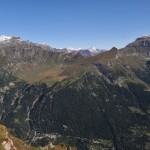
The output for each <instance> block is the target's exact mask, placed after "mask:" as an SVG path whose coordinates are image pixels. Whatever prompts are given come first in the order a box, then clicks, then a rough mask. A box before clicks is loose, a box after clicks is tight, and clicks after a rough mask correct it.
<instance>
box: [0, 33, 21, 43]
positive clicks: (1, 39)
mask: <svg viewBox="0 0 150 150" xmlns="http://www.w3.org/2000/svg"><path fill="white" fill-rule="evenodd" d="M12 40H18V41H21V38H20V37H19V36H6V35H1V36H0V42H10V41H12Z"/></svg>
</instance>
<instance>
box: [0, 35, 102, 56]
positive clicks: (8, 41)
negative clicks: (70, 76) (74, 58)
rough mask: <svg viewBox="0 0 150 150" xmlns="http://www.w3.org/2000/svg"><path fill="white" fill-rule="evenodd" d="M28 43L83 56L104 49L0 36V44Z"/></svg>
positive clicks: (100, 51)
mask: <svg viewBox="0 0 150 150" xmlns="http://www.w3.org/2000/svg"><path fill="white" fill-rule="evenodd" d="M21 43H22V44H25V43H26V44H28V45H35V46H39V47H41V48H43V49H44V50H50V51H54V52H64V53H73V54H77V53H80V54H81V55H83V56H86V57H89V56H94V55H96V54H98V53H102V52H104V51H105V50H100V49H98V48H96V47H91V48H89V49H81V48H77V49H76V48H52V47H50V46H49V45H48V44H47V43H41V44H39V43H33V42H31V41H24V40H22V39H21V38H20V37H17V36H12V37H11V36H4V35H3V36H0V46H1V47H2V46H8V45H11V46H13V45H15V44H21Z"/></svg>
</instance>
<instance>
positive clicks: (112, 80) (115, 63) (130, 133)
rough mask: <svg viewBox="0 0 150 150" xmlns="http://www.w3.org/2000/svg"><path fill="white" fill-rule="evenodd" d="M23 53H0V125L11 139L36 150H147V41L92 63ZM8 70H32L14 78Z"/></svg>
mask: <svg viewBox="0 0 150 150" xmlns="http://www.w3.org/2000/svg"><path fill="white" fill-rule="evenodd" d="M145 41H146V44H145V43H144V42H145ZM24 48H26V45H25V46H24V45H23V46H22V44H21V46H20V45H19V46H18V45H17V47H11V46H6V47H5V48H4V47H3V48H0V52H1V54H0V57H1V61H0V63H1V66H3V67H1V72H0V123H1V124H4V125H5V126H6V127H8V128H9V130H10V132H11V133H12V134H13V135H14V136H16V137H18V138H21V139H22V140H24V141H25V142H26V143H28V144H32V145H34V146H36V147H38V146H43V147H44V146H46V145H48V144H49V143H50V142H51V143H53V144H61V143H63V144H64V143H65V145H69V146H72V147H76V148H77V150H93V149H94V150H97V149H98V150H105V149H110V150H114V149H116V150H133V149H135V150H149V149H150V136H149V135H150V126H149V121H150V120H149V119H150V100H149V97H150V78H149V76H150V58H149V55H147V52H149V37H146V38H145V37H144V38H143V37H142V38H138V39H137V40H136V41H135V42H133V43H131V44H129V45H127V46H126V47H125V48H123V49H120V50H118V49H117V48H115V47H114V48H112V49H111V50H109V51H106V52H103V53H100V54H97V55H95V56H92V57H83V56H82V55H80V54H76V55H72V54H66V53H63V52H51V51H47V50H43V49H41V47H40V48H39V47H35V46H34V45H31V47H30V49H29V50H26V49H24ZM2 51H4V52H5V55H4V53H3V52H2ZM66 58H67V59H66ZM39 59H40V60H41V59H42V60H41V61H39ZM44 60H45V61H44ZM8 62H9V63H10V62H11V63H12V62H13V63H14V65H16V64H18V62H19V63H20V64H21V65H22V64H24V62H28V63H29V62H30V66H26V67H21V68H18V69H17V70H13V72H12V71H11V70H9V69H8V68H5V66H8ZM34 62H36V63H34ZM13 67H14V66H11V65H10V66H9V68H13ZM35 79H37V80H35ZM48 82H49V84H47V83H48Z"/></svg>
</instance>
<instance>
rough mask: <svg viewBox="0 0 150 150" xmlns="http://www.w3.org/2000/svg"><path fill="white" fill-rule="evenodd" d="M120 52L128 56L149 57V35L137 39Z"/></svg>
mask: <svg viewBox="0 0 150 150" xmlns="http://www.w3.org/2000/svg"><path fill="white" fill-rule="evenodd" d="M122 50H123V51H124V52H126V53H129V54H133V55H135V54H142V55H143V56H146V57H150V35H147V36H142V37H139V38H137V39H136V40H135V41H134V42H132V43H130V44H128V45H127V46H126V47H125V48H123V49H122Z"/></svg>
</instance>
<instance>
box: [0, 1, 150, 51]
mask: <svg viewBox="0 0 150 150" xmlns="http://www.w3.org/2000/svg"><path fill="white" fill-rule="evenodd" d="M145 34H150V0H24V1H23V0H3V1H1V3H0V35H17V36H20V37H22V38H23V39H25V40H32V41H34V42H48V43H49V44H50V45H51V46H53V47H58V48H60V47H75V48H77V47H81V48H88V47H92V46H95V47H98V48H102V49H103V48H104V49H105V48H106V49H109V48H111V47H113V46H116V47H118V48H120V47H124V46H125V45H126V44H128V43H129V42H131V41H133V40H135V38H137V37H139V36H142V35H145Z"/></svg>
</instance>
